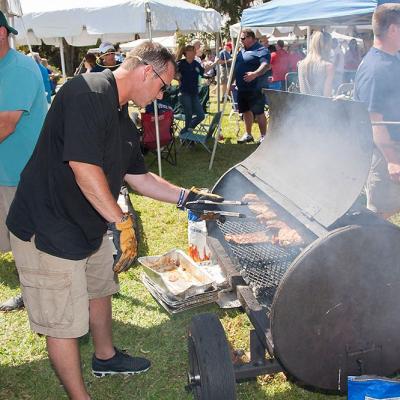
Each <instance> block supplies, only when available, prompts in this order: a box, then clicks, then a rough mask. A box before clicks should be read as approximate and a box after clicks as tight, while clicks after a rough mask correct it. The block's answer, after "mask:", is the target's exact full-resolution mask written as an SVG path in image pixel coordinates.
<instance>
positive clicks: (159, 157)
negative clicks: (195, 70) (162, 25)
mask: <svg viewBox="0 0 400 400" xmlns="http://www.w3.org/2000/svg"><path fill="white" fill-rule="evenodd" d="M145 7H146V24H147V33H148V36H149V40H150V41H153V40H152V30H151V10H150V5H149V3H148V2H146V5H145ZM153 107H154V125H155V127H156V142H157V162H158V175H159V176H160V177H162V166H161V145H160V124H159V121H158V106H157V99H155V100H154V101H153Z"/></svg>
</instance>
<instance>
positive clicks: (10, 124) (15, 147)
mask: <svg viewBox="0 0 400 400" xmlns="http://www.w3.org/2000/svg"><path fill="white" fill-rule="evenodd" d="M17 33H18V32H17V31H16V30H15V29H14V28H13V27H11V26H10V25H9V24H8V22H7V19H6V17H5V16H4V14H3V13H2V12H0V252H6V251H10V249H11V247H10V241H9V232H8V230H7V227H6V224H5V221H6V217H7V213H8V210H9V208H10V205H11V202H12V200H13V198H14V195H15V191H16V188H17V185H18V182H19V176H20V173H21V171H22V169H23V168H24V167H25V164H26V163H27V161H28V160H29V158H30V156H31V154H32V152H33V149H34V147H35V145H36V141H37V139H38V137H39V133H40V130H41V128H42V124H43V121H44V117H45V115H46V112H47V101H46V95H45V92H44V88H43V81H42V77H41V74H40V71H39V69H38V68H37V65H36V64H35V62H34V61H33V60H32V59H31V58H29V57H27V56H25V55H23V54H21V53H19V52H17V51H15V50H14V49H11V48H10V45H9V42H8V36H9V35H10V34H14V35H16V34H17ZM21 307H23V301H22V297H21V296H20V295H19V296H17V297H13V298H12V299H9V300H8V301H6V302H5V303H3V304H0V310H1V311H11V310H14V309H17V308H21Z"/></svg>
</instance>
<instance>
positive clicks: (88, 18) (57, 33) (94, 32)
mask: <svg viewBox="0 0 400 400" xmlns="http://www.w3.org/2000/svg"><path fill="white" fill-rule="evenodd" d="M21 5H22V11H23V17H22V18H21V19H20V20H19V21H16V22H17V23H16V29H17V30H18V31H19V32H20V35H18V43H20V44H23V43H27V42H28V43H29V42H30V43H33V44H35V43H40V40H43V41H44V43H46V44H53V45H56V46H59V47H60V53H61V65H62V69H63V75H64V77H65V62H64V51H63V41H62V39H63V38H64V39H65V40H66V41H67V42H68V43H69V44H70V45H72V46H88V45H94V44H96V42H97V40H98V39H101V40H102V41H110V42H121V41H127V40H133V39H134V37H135V34H136V33H138V34H140V35H147V37H148V38H149V39H150V40H151V39H152V37H153V36H165V35H168V34H170V35H171V34H173V33H175V32H176V31H177V30H179V31H180V32H182V33H189V32H219V31H220V28H221V20H222V17H221V15H220V14H219V13H218V12H217V11H215V10H213V9H205V8H203V7H200V6H197V5H195V4H192V3H189V2H187V1H184V0H85V1H84V2H83V1H82V0H68V1H65V0H52V1H44V0H41V1H37V0H21ZM154 109H155V114H156V115H155V117H156V121H158V115H157V107H154ZM156 135H157V147H158V167H159V174H160V176H161V175H162V169H161V151H160V145H159V130H158V125H157V124H156Z"/></svg>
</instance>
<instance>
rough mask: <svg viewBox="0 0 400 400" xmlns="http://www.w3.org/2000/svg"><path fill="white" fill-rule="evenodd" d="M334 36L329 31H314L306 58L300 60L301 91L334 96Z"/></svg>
mask: <svg viewBox="0 0 400 400" xmlns="http://www.w3.org/2000/svg"><path fill="white" fill-rule="evenodd" d="M331 46H332V37H331V35H330V34H329V33H327V32H314V33H313V35H312V36H311V43H310V49H309V52H308V54H307V56H306V58H305V59H304V60H302V61H300V62H299V64H298V71H299V84H300V92H301V93H305V94H311V95H314V96H325V97H330V96H332V82H333V78H334V75H335V68H334V66H333V64H332V62H331V61H330V56H331Z"/></svg>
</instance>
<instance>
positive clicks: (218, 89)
mask: <svg viewBox="0 0 400 400" xmlns="http://www.w3.org/2000/svg"><path fill="white" fill-rule="evenodd" d="M219 39H220V33H219V32H218V33H215V57H218V50H219V47H220V44H219V43H220V42H219ZM220 90H221V74H220V67H219V65H218V64H217V110H218V112H219V111H221V94H220ZM218 134H219V132H218Z"/></svg>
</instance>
